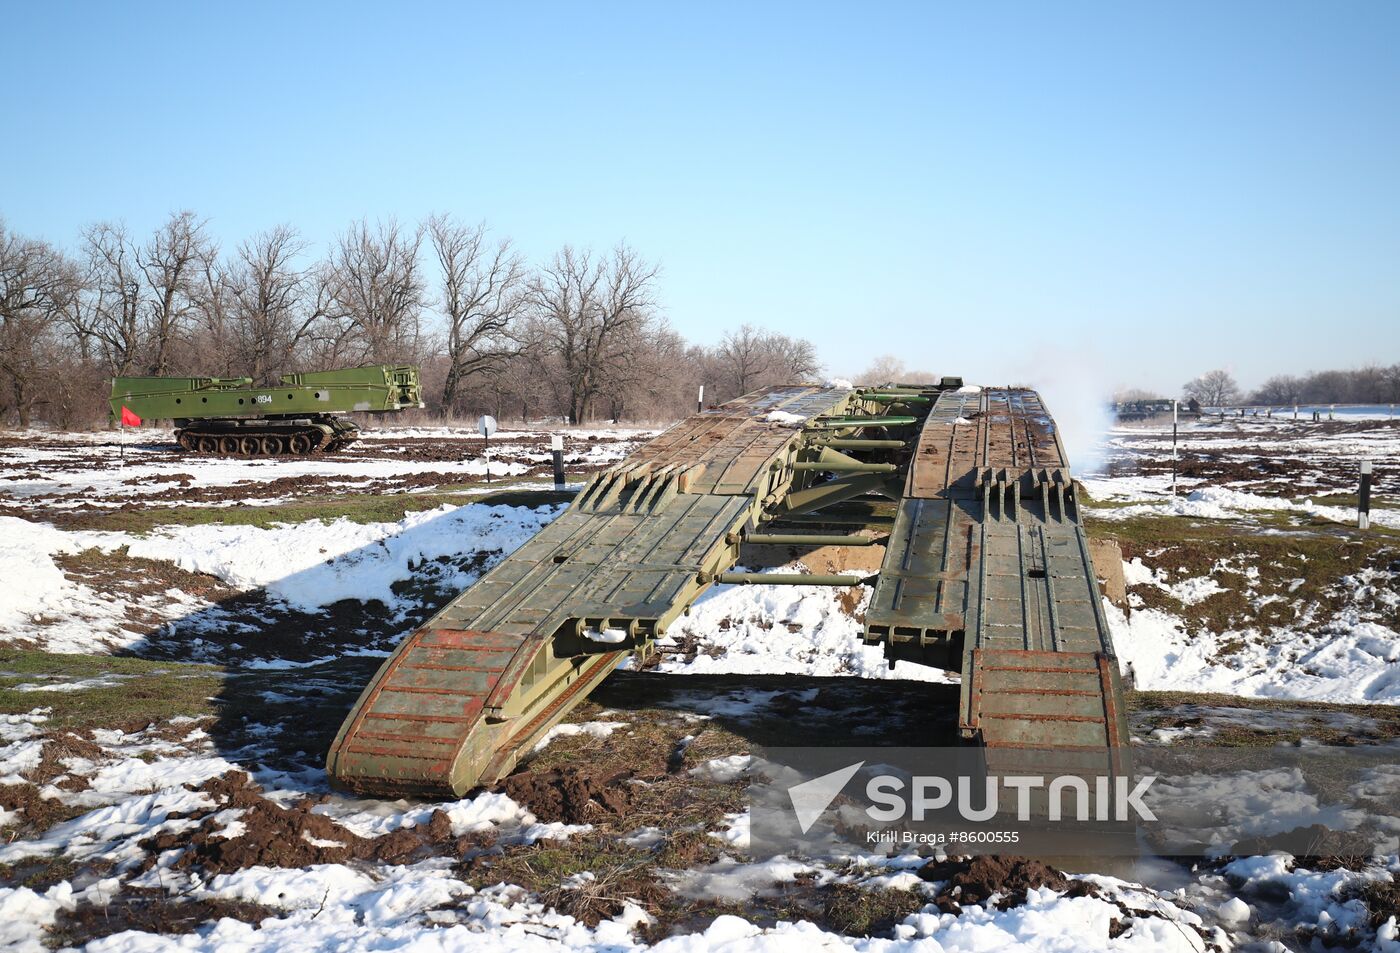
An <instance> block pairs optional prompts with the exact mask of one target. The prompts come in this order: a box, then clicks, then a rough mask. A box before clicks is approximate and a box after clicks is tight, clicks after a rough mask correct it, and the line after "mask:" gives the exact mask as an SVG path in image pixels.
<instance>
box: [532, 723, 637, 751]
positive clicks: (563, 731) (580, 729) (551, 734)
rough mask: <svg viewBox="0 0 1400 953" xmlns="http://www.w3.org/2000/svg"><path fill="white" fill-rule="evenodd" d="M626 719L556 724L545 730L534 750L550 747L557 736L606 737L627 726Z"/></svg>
mask: <svg viewBox="0 0 1400 953" xmlns="http://www.w3.org/2000/svg"><path fill="white" fill-rule="evenodd" d="M627 724H628V723H627V722H625V721H580V722H567V723H565V724H562V725H555V726H554V727H553V728H551V729H549V730H548V731H547V732H545V734H544V737H543V738H541V739H540V740H539V741H538V742H537V743H536V744H535V747H534V749H533V750H535V751H541V750H543V749H544V748H546V747H548V745H549V743H550V742H551V741H554V740H555V739H556V738H572V737H575V736H576V735H588V736H589V737H590V738H606V737H608V735H610V734H612V733H613V732H614V731H616V730H617V729H619V728H626V727H627Z"/></svg>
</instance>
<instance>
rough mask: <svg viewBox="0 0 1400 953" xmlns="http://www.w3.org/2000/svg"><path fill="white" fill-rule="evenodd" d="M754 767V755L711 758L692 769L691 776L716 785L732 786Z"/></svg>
mask: <svg viewBox="0 0 1400 953" xmlns="http://www.w3.org/2000/svg"><path fill="white" fill-rule="evenodd" d="M752 765H753V756H752V755H747V754H731V755H729V756H728V757H726V758H711V759H710V760H709V761H706V762H705V763H704V764H701V765H697V766H696V767H693V768H691V769H690V774H691V775H692V776H694V777H697V778H703V779H704V780H706V781H713V782H714V783H716V784H731V783H733V782H734V781H738V780H739V779H740V778H742V777H744V776H745V775H747V774H748V772H749V768H750V767H751V766H752Z"/></svg>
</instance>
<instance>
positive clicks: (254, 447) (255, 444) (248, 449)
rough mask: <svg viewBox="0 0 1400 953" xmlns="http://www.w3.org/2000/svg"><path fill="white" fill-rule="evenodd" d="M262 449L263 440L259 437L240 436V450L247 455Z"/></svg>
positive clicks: (249, 455)
mask: <svg viewBox="0 0 1400 953" xmlns="http://www.w3.org/2000/svg"><path fill="white" fill-rule="evenodd" d="M261 449H262V441H261V440H259V439H258V438H257V437H240V438H238V452H239V453H241V454H243V455H244V456H245V457H251V456H253V455H254V454H256V453H258V451H260V450H261Z"/></svg>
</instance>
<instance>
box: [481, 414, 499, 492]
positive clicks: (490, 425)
mask: <svg viewBox="0 0 1400 953" xmlns="http://www.w3.org/2000/svg"><path fill="white" fill-rule="evenodd" d="M476 429H477V430H480V431H481V435H482V436H483V437H485V438H486V482H487V483H490V482H491V435H492V434H493V433H495V432H496V418H495V417H492V416H491V415H490V414H483V415H482V417H481V419H480V420H478V421H477V422H476Z"/></svg>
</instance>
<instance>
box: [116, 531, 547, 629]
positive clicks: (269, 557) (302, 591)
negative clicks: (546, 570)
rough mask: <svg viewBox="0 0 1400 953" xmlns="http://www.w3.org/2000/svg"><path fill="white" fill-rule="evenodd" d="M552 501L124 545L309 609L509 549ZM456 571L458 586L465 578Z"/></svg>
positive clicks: (386, 590) (378, 594)
mask: <svg viewBox="0 0 1400 953" xmlns="http://www.w3.org/2000/svg"><path fill="white" fill-rule="evenodd" d="M559 509H560V507H557V506H552V507H542V508H540V509H538V510H535V509H530V508H528V507H523V506H480V505H470V506H449V505H444V506H440V507H438V508H437V509H433V510H422V511H419V512H416V513H409V514H408V515H407V516H405V517H404V518H403V519H402V520H400V521H399V522H397V523H356V522H353V521H351V520H348V519H344V518H341V519H336V520H332V521H330V522H325V523H323V522H320V521H317V520H312V521H309V522H306V523H297V524H290V525H280V526H274V527H272V528H269V529H263V528H261V527H257V526H230V525H224V524H206V525H200V526H179V527H165V528H162V529H159V530H156V531H155V532H153V533H152V534H151V535H150V536H148V537H145V538H136V539H134V540H133V541H132V542H131V544H130V549H129V552H130V553H131V555H132V556H137V557H142V558H146V559H162V560H166V561H168V562H172V563H175V564H176V565H177V566H179V567H180V568H181V569H185V570H188V571H190V572H200V573H207V574H209V575H212V576H216V577H218V578H219V579H221V580H222V581H223V582H226V583H228V584H229V585H230V586H233V587H234V588H237V589H256V588H263V589H266V590H267V592H268V593H269V594H270V595H272V596H275V597H276V598H279V599H281V600H283V601H285V602H288V603H290V604H292V605H294V606H297V607H300V608H306V609H316V608H319V607H322V606H327V605H330V604H331V603H333V602H337V601H339V600H341V599H358V600H359V601H361V602H369V601H371V600H378V601H380V602H383V603H385V604H387V605H392V604H393V603H394V602H395V601H396V597H395V595H394V593H393V590H392V588H391V587H392V586H393V584H394V583H396V582H400V581H402V580H405V579H408V578H410V577H411V576H412V575H413V572H414V569H415V567H416V566H417V565H419V564H421V563H423V562H425V561H427V560H431V559H438V558H443V557H454V556H462V555H467V554H472V553H477V552H483V551H484V552H492V551H499V552H501V553H502V554H506V553H510V552H513V551H514V550H515V549H517V548H519V547H520V546H521V545H522V544H523V543H525V542H526V540H528V539H529V538H530V537H531V536H533V535H535V533H537V532H539V530H540V528H541V527H542V526H544V524H545V523H548V522H549V521H550V520H551V519H553V517H554V516H555V515H556V514H557V513H558V512H559ZM474 575H475V574H474V573H463V574H461V578H459V579H458V580H455V582H456V584H459V585H461V586H463V587H465V586H466V585H468V584H469V583H470V582H471V581H472V579H473V578H474Z"/></svg>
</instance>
